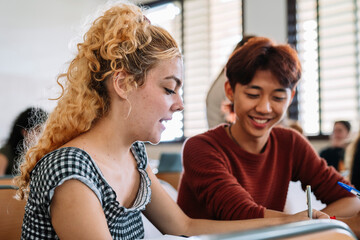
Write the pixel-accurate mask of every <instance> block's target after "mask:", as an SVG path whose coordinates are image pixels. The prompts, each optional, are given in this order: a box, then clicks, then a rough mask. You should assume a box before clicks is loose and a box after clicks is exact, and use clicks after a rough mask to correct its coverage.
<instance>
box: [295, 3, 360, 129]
mask: <svg viewBox="0 0 360 240" xmlns="http://www.w3.org/2000/svg"><path fill="white" fill-rule="evenodd" d="M296 4H297V6H296V7H297V9H296V12H297V15H296V18H297V50H298V53H299V57H300V59H301V63H302V68H303V75H302V80H301V81H300V83H299V86H298V102H299V121H300V123H301V125H302V126H303V129H304V132H305V133H306V134H307V135H322V134H329V133H331V131H332V128H333V122H334V121H336V120H349V121H351V123H352V125H353V127H354V129H355V130H357V128H358V126H357V125H358V124H357V120H358V119H359V113H360V111H359V100H360V98H359V47H360V45H359V36H360V35H359V20H358V19H359V11H358V8H359V4H360V1H354V0H317V1H316V0H297V1H296ZM314 103H316V104H314Z"/></svg>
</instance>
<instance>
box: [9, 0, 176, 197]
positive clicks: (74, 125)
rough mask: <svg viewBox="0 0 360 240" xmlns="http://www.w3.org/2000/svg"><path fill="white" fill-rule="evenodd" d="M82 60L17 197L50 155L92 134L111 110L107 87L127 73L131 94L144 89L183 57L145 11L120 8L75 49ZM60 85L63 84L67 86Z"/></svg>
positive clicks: (26, 166)
mask: <svg viewBox="0 0 360 240" xmlns="http://www.w3.org/2000/svg"><path fill="white" fill-rule="evenodd" d="M77 49H78V54H77V56H76V57H75V59H73V60H72V62H71V63H70V65H69V68H68V70H67V72H66V73H63V74H60V75H59V77H58V79H57V83H58V84H59V85H60V86H61V88H62V94H61V96H60V97H59V98H58V103H57V106H56V107H55V109H54V111H53V112H52V113H51V114H50V116H49V118H48V120H47V121H46V123H45V127H44V130H43V132H42V135H41V136H40V137H39V140H38V141H37V143H36V144H35V145H34V146H32V147H30V148H29V150H28V151H27V152H26V155H25V157H24V161H23V162H22V164H21V166H20V171H21V175H20V176H17V177H16V178H15V182H16V184H17V185H18V187H19V189H18V191H17V197H18V198H20V199H24V198H25V199H27V198H28V193H29V182H30V172H31V171H32V169H33V168H34V167H35V165H36V163H37V162H38V161H39V160H40V159H41V158H42V157H43V156H44V155H45V154H47V153H49V152H51V151H53V150H55V149H57V148H59V147H61V146H62V145H64V144H65V143H66V142H68V141H70V140H71V139H73V138H75V137H77V136H78V135H80V134H81V133H84V132H86V131H88V130H89V129H90V128H91V127H92V125H93V124H94V123H95V122H96V121H97V120H98V119H99V118H101V117H102V116H104V115H105V114H106V113H107V111H108V109H109V105H110V100H109V96H108V92H107V89H106V86H105V81H106V80H107V79H109V78H111V77H113V76H114V74H116V73H117V72H120V71H125V72H126V73H127V75H128V76H129V77H127V78H126V79H125V80H124V84H126V86H127V89H131V88H136V87H139V86H141V85H142V84H144V81H145V76H146V72H147V71H149V70H150V69H151V68H153V67H154V66H155V65H156V64H157V62H159V61H160V60H163V59H171V58H176V57H179V58H181V53H180V50H179V48H178V45H177V43H176V41H175V40H174V39H173V38H172V37H171V35H170V34H169V33H168V32H167V31H166V30H164V29H162V28H160V27H158V26H154V25H152V24H151V23H150V21H149V20H148V19H147V18H146V17H145V16H144V15H143V13H142V11H141V9H140V8H139V7H137V6H135V5H131V4H118V5H116V6H113V7H111V8H110V9H109V10H107V11H106V12H105V13H104V14H103V15H102V16H100V17H98V18H97V19H96V20H95V21H94V22H93V23H92V25H91V27H90V29H89V30H88V31H87V33H85V35H84V38H83V42H82V43H79V44H78V45H77ZM60 79H64V80H65V84H64V85H63V84H62V83H61V82H60Z"/></svg>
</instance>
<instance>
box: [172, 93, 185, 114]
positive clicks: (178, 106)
mask: <svg viewBox="0 0 360 240" xmlns="http://www.w3.org/2000/svg"><path fill="white" fill-rule="evenodd" d="M176 96H177V98H176V101H175V102H174V104H173V105H172V110H173V111H174V112H180V111H182V110H184V102H183V100H182V97H181V96H180V95H176Z"/></svg>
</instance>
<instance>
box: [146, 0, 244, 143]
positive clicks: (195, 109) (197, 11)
mask: <svg viewBox="0 0 360 240" xmlns="http://www.w3.org/2000/svg"><path fill="white" fill-rule="evenodd" d="M149 6H150V9H149V10H148V12H147V13H146V15H147V17H148V18H149V19H150V21H151V22H152V23H153V24H158V25H160V26H162V27H164V28H165V29H167V30H168V31H169V32H170V33H171V34H172V35H173V36H174V37H175V39H176V40H177V41H178V43H179V45H180V46H181V47H182V52H183V55H184V71H185V75H184V87H183V91H184V93H183V99H184V106H185V110H184V111H183V112H182V113H177V114H174V116H173V120H172V121H171V122H169V123H168V125H167V129H166V130H165V131H164V133H163V135H162V138H161V140H162V141H172V140H176V139H181V138H184V137H190V136H193V135H195V134H198V133H201V132H204V131H206V130H207V129H208V126H207V121H206V94H207V91H208V89H209V87H210V85H211V84H212V82H213V81H214V80H215V78H216V76H217V75H218V74H219V72H220V71H221V69H222V67H223V66H224V65H225V63H226V61H227V59H228V57H229V55H230V53H231V51H232V50H233V49H234V47H235V45H236V44H237V43H238V42H239V41H240V40H241V37H242V4H241V1H239V0H191V1H165V2H164V1H160V4H159V3H156V2H154V4H149ZM170 13H171V14H170ZM182 17H183V19H182Z"/></svg>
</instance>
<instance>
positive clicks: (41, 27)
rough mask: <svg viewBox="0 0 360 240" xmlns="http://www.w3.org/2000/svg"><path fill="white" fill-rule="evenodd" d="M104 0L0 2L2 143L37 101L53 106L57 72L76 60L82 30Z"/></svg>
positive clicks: (56, 88) (58, 89) (36, 104)
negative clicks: (17, 118)
mask: <svg viewBox="0 0 360 240" xmlns="http://www.w3.org/2000/svg"><path fill="white" fill-rule="evenodd" d="M104 2H105V1H104V0H76V1H72V0H61V1H55V0H31V1H28V0H12V1H0V18H1V21H0V32H1V37H0V109H1V111H2V113H1V115H0V116H1V117H0V143H1V142H2V141H4V140H5V139H6V138H7V136H8V134H9V129H10V127H11V125H12V121H13V120H14V119H15V117H16V116H17V115H18V114H19V113H20V112H21V111H23V110H24V109H25V108H26V107H28V106H31V105H35V106H40V107H43V108H44V109H46V110H47V111H50V110H52V109H53V107H54V106H55V101H49V100H48V98H54V97H56V96H58V94H59V92H60V87H58V86H57V84H56V76H57V75H58V74H59V73H60V72H61V71H62V70H64V69H65V66H66V62H68V61H69V60H71V58H72V52H73V49H75V47H76V43H77V42H78V40H79V38H80V36H81V35H80V29H83V24H84V23H85V22H86V18H87V17H88V16H89V14H93V13H94V12H96V10H97V9H98V8H99V6H102V5H103V4H104Z"/></svg>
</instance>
